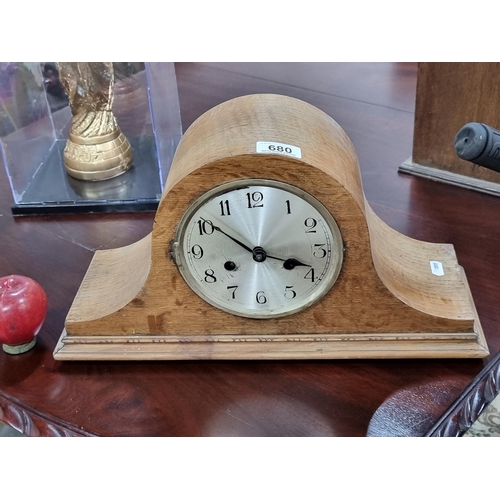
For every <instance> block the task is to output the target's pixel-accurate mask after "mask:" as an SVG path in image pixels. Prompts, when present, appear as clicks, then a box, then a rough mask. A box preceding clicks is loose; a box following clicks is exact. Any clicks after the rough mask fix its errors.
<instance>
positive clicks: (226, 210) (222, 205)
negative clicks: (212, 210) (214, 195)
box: [219, 200, 231, 216]
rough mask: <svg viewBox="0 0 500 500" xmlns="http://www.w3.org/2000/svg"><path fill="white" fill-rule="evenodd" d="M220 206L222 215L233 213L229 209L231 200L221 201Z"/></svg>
mask: <svg viewBox="0 0 500 500" xmlns="http://www.w3.org/2000/svg"><path fill="white" fill-rule="evenodd" d="M219 206H220V214H221V216H225V215H231V212H230V211H229V200H222V201H219Z"/></svg>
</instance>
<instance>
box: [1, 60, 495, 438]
mask: <svg viewBox="0 0 500 500" xmlns="http://www.w3.org/2000/svg"><path fill="white" fill-rule="evenodd" d="M176 69H177V76H178V85H179V97H180V103H181V110H182V120H183V126H184V128H186V127H188V126H189V125H190V124H191V123H192V122H193V121H194V120H195V119H196V118H197V117H198V116H200V115H201V114H202V113H203V112H205V111H206V110H208V109H210V108H211V107H213V106H215V105H217V104H219V103H221V102H223V101H225V100H227V99H230V98H233V97H236V96H240V95H244V94H250V93H269V92H270V93H279V94H285V95H289V96H293V97H297V98H299V99H302V100H305V101H307V102H309V103H311V104H313V105H315V106H317V107H318V108H320V109H322V110H323V111H325V112H326V113H328V114H329V115H330V116H332V117H333V118H334V119H335V120H337V121H338V122H339V123H340V125H341V126H342V127H343V128H344V129H345V130H346V131H347V133H348V134H349V136H350V137H351V139H352V141H353V142H354V145H355V147H356V149H357V152H358V155H359V159H360V164H361V171H362V176H363V182H364V189H365V193H366V196H367V199H368V201H369V202H370V204H371V205H372V207H373V208H374V210H375V211H376V212H377V213H378V214H379V215H380V217H382V218H383V219H384V220H385V221H386V222H387V223H388V224H390V225H391V226H392V227H394V228H395V229H396V230H398V231H400V232H402V233H404V234H407V235H409V236H411V237H414V238H417V239H421V240H427V241H432V242H440V243H452V244H454V245H455V249H456V252H457V256H458V260H459V262H460V263H461V264H462V266H463V267H464V268H465V271H466V274H467V276H468V280H469V284H470V287H471V290H472V295H473V297H474V299H475V302H476V306H477V309H478V313H479V317H480V319H481V322H482V325H483V329H484V332H485V335H486V338H487V340H488V343H489V347H490V351H491V356H490V357H489V358H486V359H484V360H477V359H458V360H387V361H385V360H377V361H373V360H341V361H336V360H332V361H285V362H283V361H280V362H273V361H243V362H242V361H237V362H236V361H234V362H233V361H224V362H219V361H192V362H189V361H184V362H173V361H172V362H153V361H150V362H56V361H55V360H54V359H53V357H52V352H53V349H54V346H55V344H56V341H57V339H58V338H59V336H60V334H61V331H62V329H63V325H64V319H65V316H66V314H67V312H68V310H69V307H70V305H71V302H72V300H73V298H74V296H75V294H76V291H77V289H78V287H79V284H80V282H81V280H82V278H83V275H84V273H85V271H86V270H87V267H88V265H89V263H90V260H91V258H92V255H93V252H94V251H95V250H96V249H106V248H115V247H118V246H123V245H126V244H129V243H132V242H134V241H136V240H137V239H139V238H141V237H142V236H144V235H146V234H147V233H148V232H150V231H151V228H152V224H153V217H154V213H135V214H87V215H57V216H56V215H44V216H36V217H34V216H32V217H17V218H14V217H13V216H12V215H11V210H10V207H11V204H12V196H11V192H10V187H9V183H8V180H7V176H6V173H5V171H4V170H3V169H2V170H1V171H0V234H1V243H0V275H1V276H3V275H7V274H24V275H27V276H31V277H32V278H34V279H35V280H37V281H38V282H39V283H40V284H42V286H43V287H44V288H45V290H46V292H47V295H48V299H49V310H48V315H47V319H46V321H45V323H44V326H43V327H42V330H41V331H40V334H39V339H38V343H37V345H36V347H35V348H34V349H33V350H31V351H30V352H28V353H26V354H23V355H19V356H9V355H7V354H5V353H4V352H3V351H1V352H0V420H3V421H4V422H6V423H8V424H10V425H12V426H13V427H14V428H16V429H18V430H20V431H21V432H23V433H25V434H28V435H31V436H37V435H98V436H366V435H368V436H422V435H425V434H426V433H428V432H429V431H430V430H432V429H434V431H433V432H435V433H438V434H439V433H441V434H443V432H442V429H443V428H444V427H446V429H448V430H446V431H445V432H444V434H445V435H446V434H447V433H448V434H453V432H454V431H453V429H455V430H456V427H457V425H458V424H457V418H458V417H457V415H458V413H461V417H460V418H463V414H464V412H463V404H462V406H460V405H461V403H457V401H464V396H463V395H464V394H469V393H470V390H469V393H465V392H464V390H465V389H466V388H467V387H468V386H469V384H471V383H472V382H473V381H474V380H476V382H477V381H478V380H479V379H477V378H476V377H477V376H478V374H479V373H480V372H481V370H483V368H484V367H485V366H486V365H487V363H488V362H489V361H491V362H492V363H493V362H495V360H494V356H495V355H496V354H497V353H498V352H499V350H500V334H499V332H498V330H499V327H500V307H498V298H499V297H500V266H499V265H498V256H499V254H500V251H499V249H500V224H499V223H498V221H499V220H500V199H498V198H495V197H492V196H488V195H483V194H479V193H475V192H471V191H467V190H464V189H460V188H456V187H452V186H448V185H444V184H440V183H437V182H433V181H429V180H426V179H421V178H416V177H412V176H408V175H404V174H399V173H398V172H397V169H398V166H399V165H400V164H401V163H402V162H403V161H405V160H406V159H407V158H408V157H409V156H410V155H411V150H412V139H413V112H414V106H415V102H414V101H415V89H416V69H417V65H416V64H414V63H399V64H391V63H380V64H378V63H368V64H358V63H355V64H348V63H339V64H333V63H293V64H292V63H279V64H276V63H265V64H264V63H250V64H249V63H217V64H215V63H201V64H199V63H180V64H177V65H176ZM495 366H496V365H495ZM483 378H484V377H483ZM461 395H462V397H461ZM475 397H476V399H477V394H476V396H475ZM479 399H480V398H479ZM468 404H469V406H470V401H469V402H468ZM457 405H458V406H457ZM472 405H473V406H474V404H472ZM448 408H451V410H450V412H451V413H450V412H448V413H447V414H446V411H447V409H448ZM457 408H458V409H457ZM452 410H453V411H454V412H455V413H453V411H452ZM469 413H470V412H469ZM443 414H445V420H443V419H442V420H441V421H440V418H441V417H442V415H443ZM446 415H448V416H446ZM446 418H447V419H448V420H446ZM440 422H441V423H440ZM436 424H440V425H441V431H439V430H436V429H437V428H436ZM443 426H444V427H443ZM451 428H453V429H452V430H450V429H451Z"/></svg>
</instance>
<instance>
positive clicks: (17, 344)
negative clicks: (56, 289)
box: [0, 274, 47, 354]
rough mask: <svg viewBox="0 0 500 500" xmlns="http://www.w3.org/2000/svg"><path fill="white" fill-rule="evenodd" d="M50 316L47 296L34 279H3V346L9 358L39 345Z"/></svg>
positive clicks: (0, 318) (0, 333)
mask: <svg viewBox="0 0 500 500" xmlns="http://www.w3.org/2000/svg"><path fill="white" fill-rule="evenodd" d="M46 314H47V295H45V292H44V290H43V288H42V287H41V286H40V285H39V284H38V283H37V282H36V281H34V280H32V279H31V278H28V277H26V276H19V275H15V274H12V275H10V276H4V277H3V278H0V342H1V343H3V344H4V345H3V349H4V351H5V352H8V353H9V354H20V353H21V352H26V351H27V350H29V349H31V348H32V347H33V346H34V345H35V342H36V335H37V334H38V332H39V331H40V328H41V327H42V324H43V322H44V320H45V315H46Z"/></svg>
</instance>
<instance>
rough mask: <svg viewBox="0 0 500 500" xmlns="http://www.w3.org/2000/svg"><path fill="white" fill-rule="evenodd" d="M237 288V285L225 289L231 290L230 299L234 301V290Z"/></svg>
mask: <svg viewBox="0 0 500 500" xmlns="http://www.w3.org/2000/svg"><path fill="white" fill-rule="evenodd" d="M237 288H238V286H237V285H232V286H228V287H227V289H228V290H232V293H231V298H232V299H235V298H236V289H237Z"/></svg>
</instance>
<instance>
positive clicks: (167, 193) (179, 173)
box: [54, 94, 488, 360]
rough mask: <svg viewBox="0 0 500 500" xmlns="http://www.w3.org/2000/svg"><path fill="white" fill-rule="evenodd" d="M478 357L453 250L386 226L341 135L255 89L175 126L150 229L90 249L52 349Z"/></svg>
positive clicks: (78, 353)
mask: <svg viewBox="0 0 500 500" xmlns="http://www.w3.org/2000/svg"><path fill="white" fill-rule="evenodd" d="M263 144H268V145H269V144H270V145H280V146H279V147H273V148H265V147H264V148H263V147H262V145H263ZM259 205H262V206H259ZM288 212H290V213H288ZM287 221H288V222H287ZM314 230H315V231H316V233H314V232H313V231H314ZM487 355H488V347H487V344H486V340H485V337H484V334H483V331H482V328H481V324H480V321H479V317H478V315H477V312H476V308H475V306H474V301H473V298H472V295H471V293H470V290H469V287H468V283H467V278H466V275H465V272H464V270H463V268H462V267H461V266H460V264H459V263H458V260H457V257H456V254H455V251H454V248H453V246H452V245H449V244H436V243H428V242H423V241H419V240H415V239H412V238H409V237H407V236H405V235H403V234H401V233H399V232H397V231H395V230H394V229H392V228H390V227H389V226H388V225H387V224H385V222H383V221H382V220H381V219H380V218H379V217H378V216H377V215H376V213H375V212H374V211H373V210H372V208H371V207H370V205H369V203H368V202H367V201H366V199H365V196H364V192H363V187H362V182H361V174H360V170H359V165H358V160H357V155H356V151H355V149H354V147H353V145H352V143H351V141H350V140H349V138H348V136H347V135H346V133H345V132H344V131H343V130H342V128H341V127H340V126H339V125H338V124H337V123H336V122H335V121H334V120H333V119H332V118H331V117H329V116H328V115H326V114H325V113H323V112H322V111H320V110H319V109H317V108H315V107H314V106H311V105H310V104H308V103H305V102H303V101H300V100H298V99H293V98H290V97H285V96H279V95H269V94H257V95H249V96H244V97H240V98H237V99H233V100H231V101H227V102H225V103H223V104H221V105H219V106H216V107H215V108H214V109H212V110H210V111H208V112H207V113H205V114H204V115H202V116H201V117H200V118H198V120H197V121H196V122H194V123H193V124H192V125H191V126H190V127H189V129H188V130H187V131H186V132H185V134H184V136H183V138H182V140H181V141H180V143H179V146H178V148H177V151H176V154H175V157H174V160H173V162H172V166H171V169H170V173H169V176H168V179H167V183H166V186H165V189H164V192H163V195H162V199H161V201H160V204H159V207H158V210H157V212H156V217H155V222H154V226H153V230H152V232H151V233H150V234H149V235H147V236H146V237H144V238H143V239H141V240H139V241H137V242H135V243H133V244H131V245H128V246H125V247H121V248H116V249H110V250H100V251H97V252H96V253H95V255H94V257H93V259H92V262H91V264H90V266H89V269H88V271H87V273H86V275H85V277H84V278H83V281H82V284H81V286H80V289H79V290H78V293H77V295H76V297H75V299H74V302H73V304H72V306H71V308H70V310H69V312H68V315H67V318H66V322H65V329H64V331H63V332H62V334H61V337H60V339H59V342H58V344H57V346H56V348H55V350H54V357H55V358H56V359H58V360H86V359H89V360H91V359H98V360H131V359H138V360H170V359H336V358H436V357H440V358H453V357H454V358H461V357H485V356H487Z"/></svg>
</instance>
